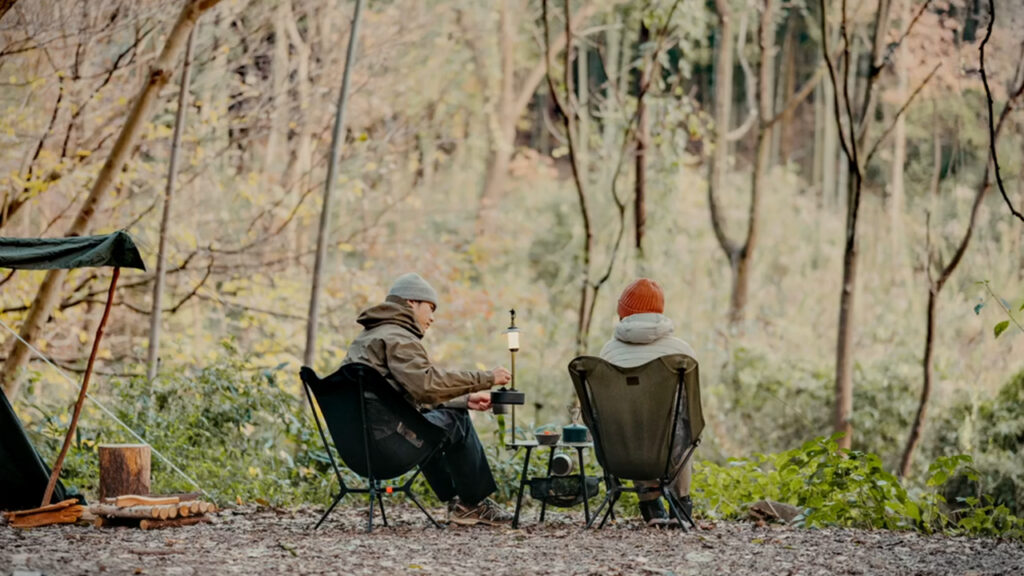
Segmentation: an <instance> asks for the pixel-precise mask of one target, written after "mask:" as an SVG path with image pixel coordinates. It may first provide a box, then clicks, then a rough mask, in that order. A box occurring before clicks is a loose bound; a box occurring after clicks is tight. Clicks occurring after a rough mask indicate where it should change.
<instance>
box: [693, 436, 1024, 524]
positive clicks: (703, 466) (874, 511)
mask: <svg viewBox="0 0 1024 576" xmlns="http://www.w3.org/2000/svg"><path fill="white" fill-rule="evenodd" d="M838 437H839V436H838V435H834V436H832V437H830V438H817V439H815V440H812V441H810V442H807V443H805V444H804V445H803V446H801V447H800V448H796V449H793V450H789V451H786V452H781V453H778V454H769V455H765V454H755V455H754V456H752V457H751V458H749V459H739V460H737V459H731V460H729V462H727V463H726V464H725V465H718V464H714V463H708V462H704V463H697V464H696V466H695V469H694V480H693V486H694V493H693V496H694V499H695V501H696V503H697V506H696V509H697V510H698V511H700V512H701V513H703V514H706V515H707V516H709V517H711V518H721V519H736V518H740V517H742V516H744V515H745V514H746V513H747V509H748V507H749V506H750V505H751V504H753V503H755V502H757V501H760V500H774V501H778V502H783V503H786V504H791V505H793V506H796V507H798V508H800V509H801V510H802V514H801V515H800V516H799V517H798V518H797V523H798V524H800V525H803V526H806V527H820V526H843V527H854V528H885V529H891V530H917V531H921V532H926V533H931V532H933V531H943V532H949V533H965V534H975V535H1002V536H1007V537H1013V538H1024V520H1021V519H1020V518H1017V517H1015V516H1013V515H1012V514H1011V513H1010V511H1009V510H1008V509H1007V508H1006V507H1003V506H998V505H993V504H991V503H990V502H988V501H985V502H982V500H981V499H976V498H975V499H967V500H964V501H962V502H959V503H958V504H959V506H960V507H961V508H960V509H959V510H958V512H957V513H956V514H952V515H951V514H950V513H949V508H948V507H947V506H946V505H945V504H946V499H945V497H944V496H943V495H942V490H943V488H944V487H945V485H946V483H947V482H948V481H949V480H950V479H951V478H954V477H957V476H958V475H961V474H963V475H966V476H968V477H976V471H975V470H974V469H973V468H972V467H971V457H970V456H964V455H957V456H951V457H943V458H939V459H937V460H936V461H935V462H934V463H932V465H931V466H930V467H929V470H928V481H927V488H926V489H925V490H923V491H921V492H920V494H918V495H917V496H914V495H912V494H911V493H910V492H908V490H907V489H905V488H904V487H903V485H902V484H900V482H899V480H898V479H897V478H896V477H895V476H893V475H892V474H891V473H889V472H887V471H886V470H885V468H884V466H883V465H882V461H881V459H880V458H879V457H878V456H877V455H875V454H871V453H865V452H859V451H849V450H841V449H839V447H838V444H837V442H836V440H837V438H838Z"/></svg>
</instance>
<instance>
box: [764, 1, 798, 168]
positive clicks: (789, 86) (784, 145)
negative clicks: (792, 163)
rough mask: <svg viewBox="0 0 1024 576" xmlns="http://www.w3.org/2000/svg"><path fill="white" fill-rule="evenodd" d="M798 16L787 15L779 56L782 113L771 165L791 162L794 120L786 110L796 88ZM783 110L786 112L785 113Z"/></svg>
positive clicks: (778, 99)
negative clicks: (791, 127)
mask: <svg viewBox="0 0 1024 576" xmlns="http://www.w3.org/2000/svg"><path fill="white" fill-rule="evenodd" d="M796 27H797V19H796V16H794V15H792V14H790V15H787V16H786V25H785V27H784V28H783V30H782V52H781V54H780V56H779V81H778V82H777V83H776V85H775V110H774V112H775V114H782V116H781V117H780V118H779V121H778V125H779V128H778V130H774V131H773V132H772V154H771V160H770V162H769V166H778V164H779V161H780V160H781V161H782V163H783V164H786V163H788V162H789V142H788V141H787V140H788V137H789V129H790V124H791V123H792V122H793V111H789V112H785V110H786V104H787V102H788V101H789V99H790V98H792V97H793V92H794V91H795V90H796V62H795V57H794V55H795V53H796V50H795V49H794V48H793V45H794V44H796V40H795V38H794V37H795V36H796ZM783 112H785V113H784V114H783Z"/></svg>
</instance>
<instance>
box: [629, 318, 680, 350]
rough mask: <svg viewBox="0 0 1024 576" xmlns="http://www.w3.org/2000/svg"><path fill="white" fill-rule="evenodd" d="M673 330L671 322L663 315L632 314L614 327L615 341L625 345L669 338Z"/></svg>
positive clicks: (648, 342)
mask: <svg viewBox="0 0 1024 576" xmlns="http://www.w3.org/2000/svg"><path fill="white" fill-rule="evenodd" d="M674 330H675V327H674V326H673V325H672V320H671V319H670V318H669V317H668V316H665V315H664V314H656V313H653V312H650V313H644V314H633V315H632V316H626V317H625V318H623V319H622V320H621V321H620V322H619V324H618V326H616V327H615V339H616V340H620V341H622V342H626V343H627V344H650V343H651V342H654V341H655V340H659V339H661V338H665V337H666V336H670V335H671V334H672V332H673V331H674Z"/></svg>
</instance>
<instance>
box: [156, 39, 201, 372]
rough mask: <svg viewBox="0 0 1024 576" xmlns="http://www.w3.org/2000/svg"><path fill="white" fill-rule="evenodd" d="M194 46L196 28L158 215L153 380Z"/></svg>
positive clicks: (188, 52) (183, 72) (184, 71)
mask: <svg viewBox="0 0 1024 576" xmlns="http://www.w3.org/2000/svg"><path fill="white" fill-rule="evenodd" d="M195 44H196V28H193V29H192V32H191V33H190V34H189V35H188V45H187V46H186V47H185V65H184V66H183V67H182V69H181V89H180V90H179V91H178V110H177V112H176V113H175V118H174V136H173V137H172V139H171V158H170V161H169V166H168V168H167V189H166V190H165V191H164V210H163V214H162V215H161V216H160V242H159V246H158V248H157V254H156V277H155V278H154V279H153V306H152V313H151V314H150V316H149V349H148V351H147V354H146V379H148V380H149V381H150V382H152V381H153V380H154V379H155V378H156V373H157V365H158V364H159V359H160V318H161V315H162V313H163V301H164V279H165V276H166V275H167V233H168V229H169V228H170V222H171V202H172V200H173V199H174V184H175V181H176V180H177V177H178V156H179V154H180V153H181V133H182V132H183V131H184V130H185V112H186V110H187V109H188V90H189V82H190V73H191V71H192V51H193V50H194V49H195Z"/></svg>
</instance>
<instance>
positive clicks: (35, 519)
mask: <svg viewBox="0 0 1024 576" xmlns="http://www.w3.org/2000/svg"><path fill="white" fill-rule="evenodd" d="M84 510H85V507H84V506H81V505H78V504H76V505H74V506H68V507H66V508H61V509H59V510H48V511H45V512H36V513H35V514H25V515H21V516H15V517H14V518H8V521H7V524H8V525H9V526H11V527H12V528H35V527H36V526H49V525H51V524H74V523H75V522H78V519H79V518H81V517H82V512H83V511H84Z"/></svg>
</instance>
